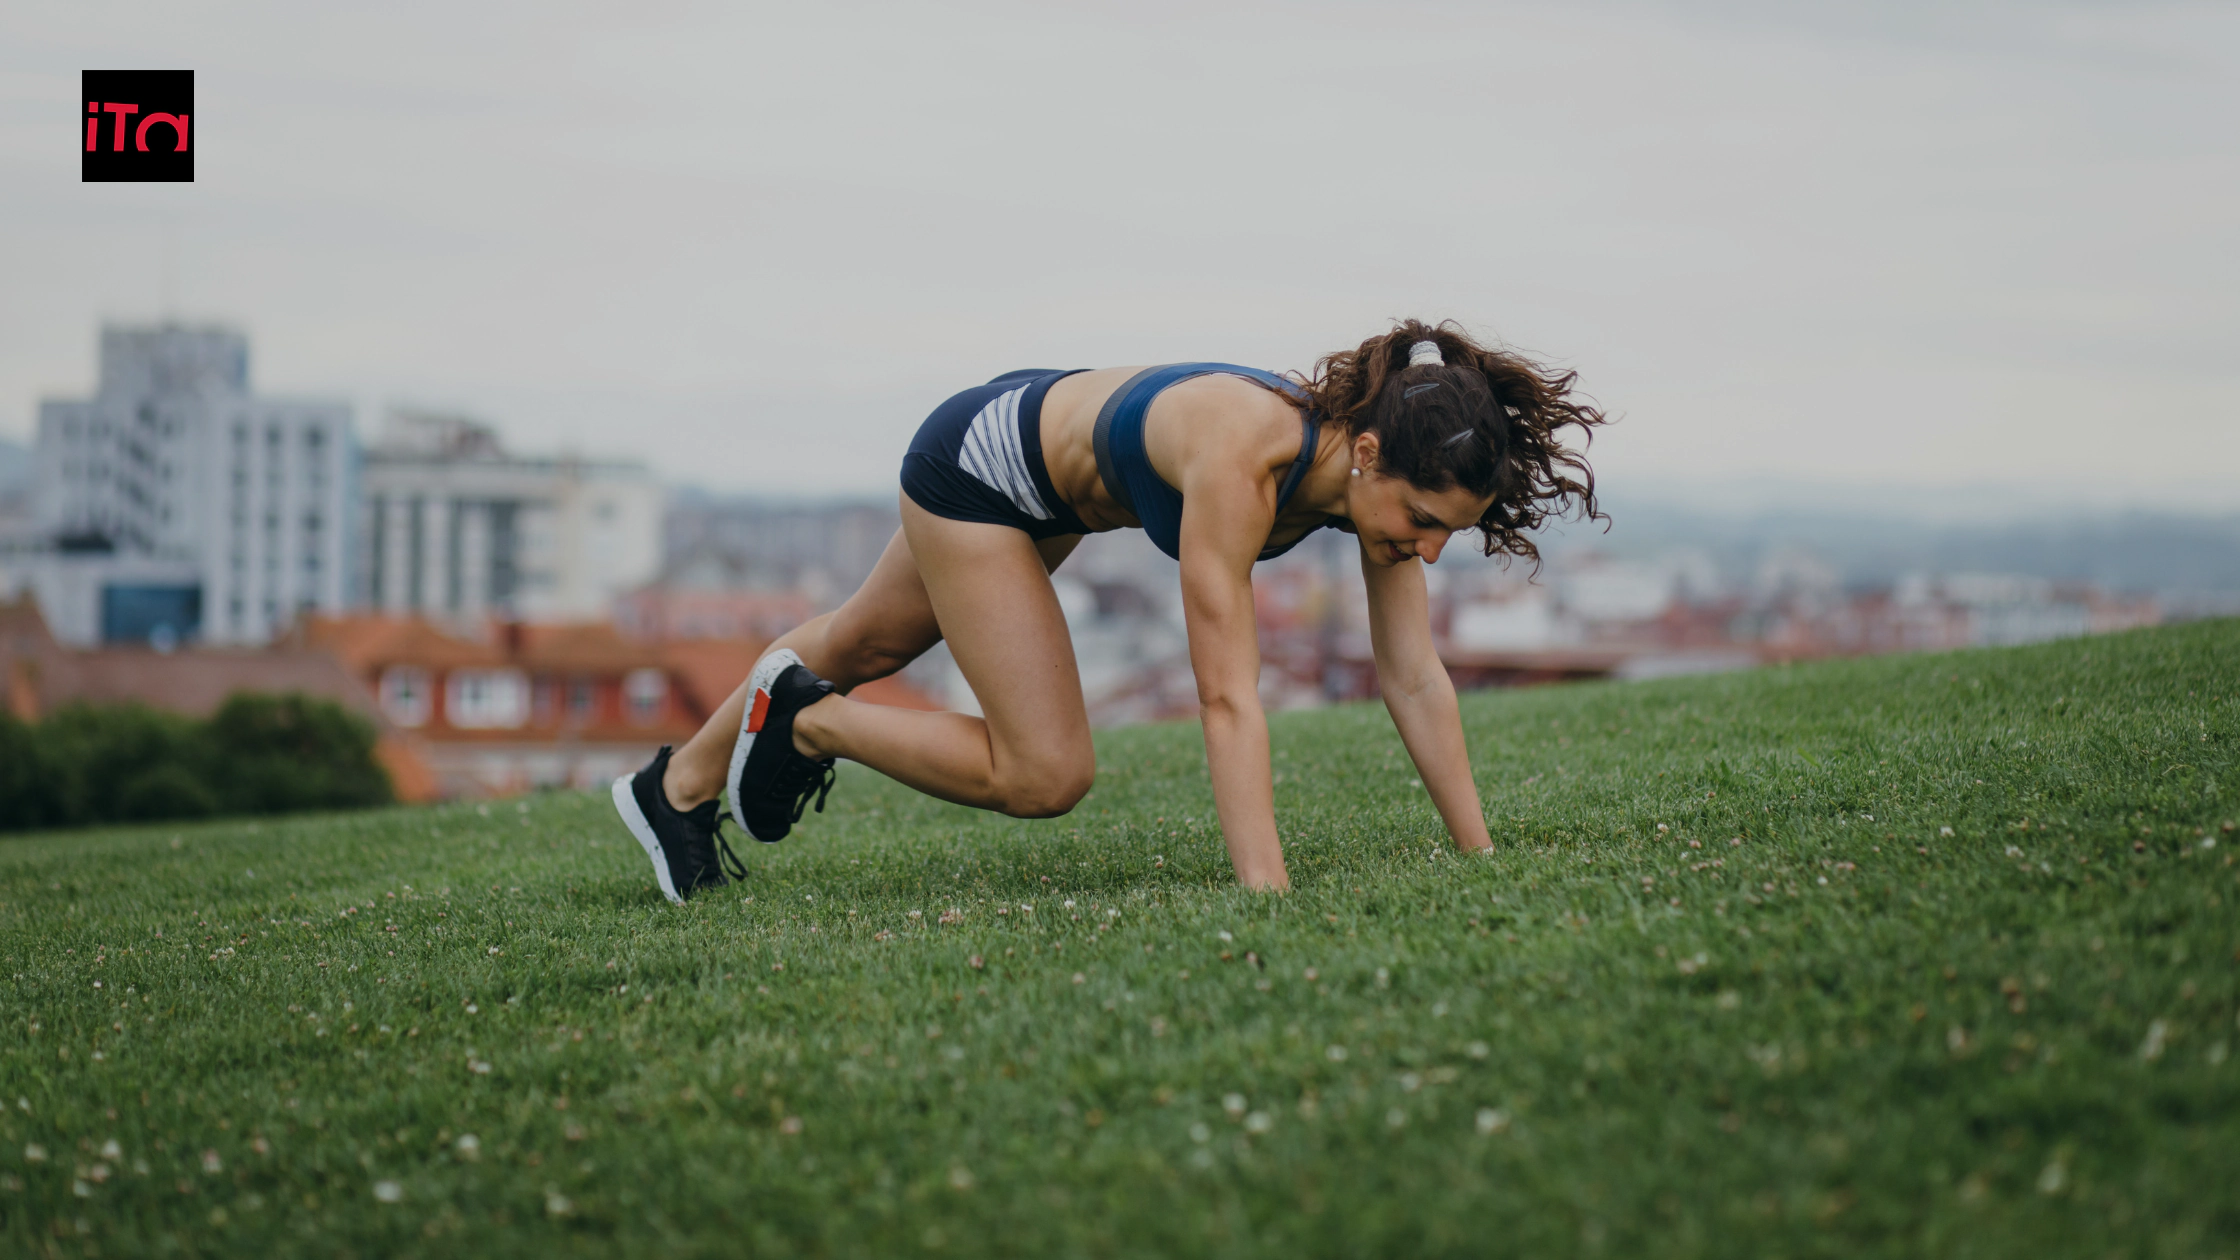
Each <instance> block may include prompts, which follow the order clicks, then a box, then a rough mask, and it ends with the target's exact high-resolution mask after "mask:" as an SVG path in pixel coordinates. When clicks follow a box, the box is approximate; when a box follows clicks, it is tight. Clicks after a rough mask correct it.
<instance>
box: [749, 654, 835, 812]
mask: <svg viewBox="0 0 2240 1260" xmlns="http://www.w3.org/2000/svg"><path fill="white" fill-rule="evenodd" d="M747 681H748V682H749V683H750V684H751V685H752V688H753V689H752V690H751V691H750V692H749V693H748V703H747V711H746V713H745V714H744V715H743V716H742V717H741V719H740V722H739V739H738V742H737V743H735V744H733V745H732V748H731V772H730V774H729V775H728V776H726V778H725V780H724V788H725V789H726V790H727V791H729V792H730V793H731V816H732V817H733V818H735V819H737V820H738V821H739V825H740V826H741V827H743V828H745V829H746V832H747V834H748V835H750V836H753V837H754V838H755V839H757V840H760V841H762V842H763V843H764V844H776V843H777V842H778V841H780V840H783V839H785V838H786V833H787V832H789V831H791V830H793V824H795V823H797V822H800V821H801V815H802V813H803V811H805V810H806V809H807V808H808V807H809V798H810V797H812V796H814V797H816V798H817V812H818V813H820V814H821V813H823V812H824V800H825V797H827V796H829V795H831V793H832V784H833V781H834V780H835V779H837V778H838V777H839V774H838V772H837V771H835V770H834V769H833V759H832V758H830V757H826V758H823V759H822V760H815V759H812V758H809V757H804V756H802V755H801V754H800V753H799V752H796V751H795V750H794V747H793V715H794V714H796V713H799V712H800V711H801V710H803V709H805V708H807V707H809V706H810V705H812V704H815V703H816V702H817V701H819V700H822V699H824V698H825V697H826V696H829V695H831V694H833V692H834V691H835V690H837V689H836V688H835V687H833V685H832V684H831V683H828V682H826V681H825V680H824V679H822V678H819V677H817V676H816V675H815V674H812V673H810V672H809V667H808V666H806V665H803V664H802V663H801V658H800V657H798V656H795V655H794V654H793V652H792V651H791V650H780V651H776V652H772V653H771V654H769V655H768V656H765V657H763V658H762V659H761V660H759V661H757V662H755V667H754V672H753V673H752V674H749V675H748V676H747Z"/></svg>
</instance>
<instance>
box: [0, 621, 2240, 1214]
mask: <svg viewBox="0 0 2240 1260" xmlns="http://www.w3.org/2000/svg"><path fill="white" fill-rule="evenodd" d="M1464 711H1465V716H1466V720H1467V722H1468V724H1469V726H1470V732H1471V737H1472V749H1473V753H1474V756H1475V757H1476V759H1477V763H1478V766H1479V774H1480V782H1481V784H1482V785H1483V787H1484V788H1485V790H1486V793H1487V796H1488V808H1489V811H1490V814H1491V816H1492V819H1493V822H1494V828H1493V830H1494V835H1495V838H1496V840H1497V842H1498V849H1497V851H1496V852H1495V853H1494V854H1493V855H1491V856H1488V857H1476V858H1468V859H1464V858H1459V857H1457V856H1456V855H1454V854H1453V853H1452V852H1451V851H1449V850H1447V849H1446V848H1444V847H1443V843H1442V841H1441V839H1440V836H1439V829H1438V824H1437V821H1436V818H1435V816H1434V814H1433V813H1432V811H1431V809H1430V806H1429V804H1428V802H1427V800H1426V798H1425V796H1424V793H1423V791H1422V789H1421V788H1420V787H1419V786H1418V785H1417V784H1416V783H1415V781H1414V778H1413V775H1412V772H1411V771H1410V769H1409V768H1408V766H1407V763H1406V760H1405V757H1404V755H1403V754H1402V752H1401V750H1400V746H1399V742H1398V740H1397V739H1396V737H1395V736H1394V734H1393V732H1392V729H1391V725H1390V723H1389V722H1388V721H1387V720H1386V718H1385V716H1384V714H1383V712H1382V711H1381V710H1380V709H1376V708H1373V707H1356V708H1347V709H1340V710H1334V711H1327V712H1322V713H1313V714H1298V715H1290V716H1285V717H1281V718H1279V719H1277V721H1276V723H1275V747H1276V750H1277V752H1276V757H1277V770H1278V772H1279V780H1278V784H1277V797H1278V804H1279V808H1280V810H1281V820H1282V824H1283V829H1284V836H1285V841H1286V846H1287V851H1288V853H1289V854H1290V858H1291V863H1292V872H1293V878H1294V880H1295V882H1296V885H1297V887H1296V890H1295V891H1294V892H1292V893H1291V894H1290V895H1288V896H1284V897H1272V896H1256V895H1252V894H1247V893H1243V892H1240V891H1237V890H1236V889H1234V888H1233V887H1232V886H1231V882H1230V877H1229V874H1228V867H1227V862H1226V860H1225V858H1224V856H1223V854H1222V850H1221V846H1220V840H1219V835H1218V833H1217V831H1216V830H1215V828H1214V825H1213V821H1212V805H1211V800H1210V797H1209V794H1208V791H1207V788H1206V785H1205V779H1204V770H1203V758H1202V750H1201V746H1200V743H1199V739H1198V734H1197V731H1196V730H1195V728H1193V727H1188V726H1164V727H1153V728H1142V729H1135V730H1127V731H1120V732H1114V733H1111V734H1109V735H1107V736H1104V737H1102V738H1101V743H1100V756H1101V758H1102V769H1101V772H1100V776H1099V779H1098V783H1097V788H1096V791H1095V792H1094V793H1093V794H1092V795H1091V796H1090V797H1089V798H1088V800H1087V801H1085V802H1084V803H1083V805H1082V807H1081V808H1080V809H1078V810H1076V811H1075V812H1074V813H1073V814H1072V815H1071V816H1070V817H1067V818H1064V819H1060V820H1055V821H1050V822H1037V823H1022V822H1014V821H1010V820H1006V819H1001V818H995V817H991V816H986V815H979V814H974V813H970V812H968V811H964V810H960V809H955V808H951V807H948V806H945V805H940V804H938V803H935V802H932V801H928V800H926V799H923V798H920V797H917V796H914V795H912V794H910V793H908V792H906V791H903V790H902V789H900V788H898V787H896V786H894V785H892V784H890V783H887V782H886V781H884V780H882V779H880V778H879V777H878V776H876V775H873V774H871V773H868V772H864V771H861V770H857V771H855V772H853V773H849V774H847V775H846V776H845V777H844V778H843V780H842V784H841V787H840V789H839V790H838V791H837V792H836V793H835V794H834V796H833V804H832V810H831V812H830V813H829V814H827V815H825V816H824V817H822V818H817V817H815V816H813V815H812V816H811V819H810V822H809V823H808V824H807V825H806V826H804V827H803V828H801V829H799V830H798V831H796V833H795V836H794V838H793V839H790V840H788V841H787V842H786V843H785V844H783V845H780V846H776V847H770V848H764V847H761V846H754V845H751V844H749V845H746V846H744V847H745V849H746V850H748V851H746V852H745V856H746V858H747V859H748V861H749V863H750V865H751V866H752V867H753V877H752V879H751V880H750V881H749V882H748V883H746V884H744V885H742V886H737V887H734V888H730V889H726V890H724V891H722V892H721V893H717V894H712V895H703V896H702V897H700V898H699V899H697V900H695V901H694V902H692V903H691V904H690V905H688V906H686V907H685V908H683V909H681V910H680V909H672V908H671V907H669V906H668V905H666V904H665V903H664V902H663V901H662V900H661V898H660V897H659V895H658V894H657V893H655V892H654V891H653V887H652V882H651V879H650V876H649V872H648V871H647V869H646V864H645V861H644V859H643V857H642V856H641V855H640V853H639V851H638V848H637V846H636V845H635V844H634V843H632V842H631V840H630V839H629V838H628V836H627V835H625V834H624V833H623V831H622V830H621V828H620V827H619V826H618V825H617V824H616V823H615V821H614V820H613V818H612V816H611V814H610V812H609V810H608V807H607V804H606V802H605V800H604V799H603V794H602V795H598V796H592V795H575V794H567V795H551V796H543V797H539V798H536V799H533V800H530V801H526V802H523V803H520V804H514V803H510V802H509V803H504V804H499V805H492V806H487V807H476V806H471V805H469V806H455V807H446V808H438V809H398V810H389V811H382V812H374V813H363V814H352V815H338V816H323V817H306V818H301V819H291V820H282V821H272V820H266V821H264V822H262V823H233V824H209V825H202V826H196V827H155V828H140V829H135V830H120V831H108V832H98V833H76V834H69V835H52V836H44V837H35V838H31V839H23V840H11V841H7V842H6V843H5V844H0V958H4V962H5V966H4V969H0V974H4V975H5V976H6V978H7V984H8V988H7V1000H6V1003H5V1008H4V1015H0V1019H4V1027H0V1104H4V1106H5V1111H4V1113H0V1114H4V1118H0V1173H4V1177H5V1180H4V1181H0V1249H4V1250H5V1251H6V1252H7V1253H9V1254H14V1255H42V1254H52V1255H69V1256H76V1255H82V1254H102V1255H112V1256H113V1255H124V1254H134V1253H159V1252H173V1251H180V1252H188V1253H205V1254H210V1253H230V1254H274V1255H291V1254H302V1255H313V1254H316V1255H322V1256H326V1255H336V1254H345V1255H351V1254H354V1255H369V1256H370V1255H411V1254H416V1253H418V1254H438V1253H448V1254H459V1253H467V1252H472V1253H477V1254H538V1255H544V1256H551V1255H560V1254H573V1253H591V1252H603V1253H611V1252H615V1251H619V1250H623V1249H627V1250H628V1251H629V1252H632V1253H643V1252H662V1253H671V1254H692V1253H706V1254H723V1255H733V1254H740V1253H748V1252H751V1253H755V1254H768V1255H794V1254H855V1255H890V1254H921V1253H923V1254H953V1255H982V1254H997V1255H1033V1256H1043V1255H1059V1254H1092V1255H1168V1254H1224V1255H1279V1256H1286V1257H1296V1256H1303V1255H1363V1254H1385V1255H1400V1254H1469V1255H1483V1254H1507V1253H1516V1254H1529V1255H1553V1254H1570V1253H1580V1254H1593V1253H1597V1252H1599V1253H1602V1254H1608V1255H1613V1256H1624V1255H1641V1254H1647V1253H1654V1254H1657V1255H1660V1256H1694V1255H1704V1256H1729V1255H1738V1254H1793V1255H1815V1254H1826V1255H1836V1254H1841V1255H1856V1254H1863V1253H1877V1254H1890V1255H1918V1254H1953V1255H1956V1254H1970V1255H2031V1256H2055V1255H2091V1256H2103V1255H2122V1256H2142V1257H2144V1256H2156V1257H2159V1256H2215V1255H2226V1256H2229V1255H2234V1254H2236V1253H2240V1195H2236V1194H2235V1193H2234V1190H2233V1185H2234V1180H2233V1178H2234V1174H2235V1172H2236V1171H2240V1063H2234V1062H2232V1061H2231V1057H2232V1049H2233V1046H2234V1043H2235V1042H2236V1041H2240V1025H2236V1022H2235V1020H2236V1003H2240V975H2236V973H2240V916H2236V915H2235V913H2234V907H2233V902H2234V899H2235V897H2240V868H2236V867H2235V865H2234V861H2233V859H2234V855H2235V853H2236V852H2240V835H2235V834H2234V832H2233V826H2234V823H2235V821H2236V820H2240V768H2236V762H2240V623H2233V622H2224V623H2206V624H2197V625H2192V626H2186V627H2179V628H2174V629H2167V630H2158V631H2152V632H2145V633H2138V634H2131V635H2125V636H2121V637H2115V638H2107V639H2095V640H2089V641H2081V642H2071V643H2064V644H2058V645H2051V646H2045V647H2037V648H2028V649H2019V650H2007V651H1996V652H1971V653H1962V654H1957V655H1946V656H1932V657H1904V658H1887V659H1880V660H1869V661H1855V662H1843V663H1835V664H1827V665H1821V666H1815V667H1811V668H1794V669H1781V670H1769V671H1765V672H1760V673H1754V674H1747V675H1732V676H1724V677H1716V678H1704V679H1687V680H1675V681H1668V682H1661V683H1653V684H1633V685H1594V686H1580V687H1565V688H1553V689H1547V690H1539V691H1531V692H1521V693H1520V692H1509V693H1497V694H1482V695H1476V696H1471V697H1468V698H1467V699H1466V701H1465V710H1464Z"/></svg>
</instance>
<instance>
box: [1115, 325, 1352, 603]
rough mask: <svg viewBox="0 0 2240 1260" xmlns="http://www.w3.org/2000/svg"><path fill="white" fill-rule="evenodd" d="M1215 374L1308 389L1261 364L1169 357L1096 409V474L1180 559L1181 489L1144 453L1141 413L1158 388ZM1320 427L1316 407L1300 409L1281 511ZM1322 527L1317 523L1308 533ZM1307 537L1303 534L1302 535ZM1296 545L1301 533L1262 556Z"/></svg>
mask: <svg viewBox="0 0 2240 1260" xmlns="http://www.w3.org/2000/svg"><path fill="white" fill-rule="evenodd" d="M1217 374H1218V375H1224V376H1241V377H1244V378H1245V379H1246V380H1250V381H1258V382H1259V383H1261V384H1262V385H1266V386H1269V387H1270V388H1273V389H1278V390H1281V391H1283V393H1284V394H1285V395H1286V396H1287V397H1290V398H1292V399H1295V400H1298V401H1301V402H1304V401H1305V395H1304V394H1303V393H1302V391H1301V390H1300V389H1299V386H1298V385H1297V384H1296V383H1295V382H1292V381H1287V380H1285V379H1284V378H1282V377H1280V376H1277V375H1276V374H1275V373H1273V372H1263V371H1261V370H1260V369H1259V368H1249V367H1238V366H1237V365H1236V364H1234V363H1169V364H1167V365H1165V366H1163V367H1152V368H1145V369H1144V370H1142V371H1141V372H1138V373H1136V374H1135V375H1134V376H1131V377H1129V378H1128V380H1127V383H1126V384H1124V385H1122V386H1121V387H1120V388H1118V389H1116V390H1114V391H1112V397H1110V398H1107V399H1106V400H1105V403H1104V410H1102V411H1100V412H1098V413H1097V428H1096V448H1097V475H1098V476H1099V477H1100V478H1102V479H1103V481H1104V488H1105V492H1106V493H1107V494H1110V495H1111V496H1112V497H1113V498H1114V499H1116V500H1118V501H1119V503H1120V506H1122V507H1124V508H1126V509H1128V511H1129V512H1130V513H1132V514H1133V515H1134V516H1135V518H1136V519H1137V520H1139V521H1141V522H1143V532H1144V533H1145V534H1147V535H1149V536H1150V538H1151V542H1152V544H1153V545H1154V546H1156V547H1158V548H1159V550H1161V551H1164V552H1166V553H1167V554H1168V555H1169V556H1171V557H1173V558H1175V559H1177V560H1180V559H1181V558H1182V551H1181V545H1182V544H1181V539H1182V492H1181V491H1179V490H1177V489H1175V488H1174V487H1173V486H1170V485H1168V484H1167V483H1166V480H1165V479H1164V478H1162V477H1161V476H1159V473H1158V470H1156V469H1154V468H1153V467H1152V466H1151V457H1150V456H1149V455H1146V454H1145V453H1144V450H1143V417H1144V413H1145V412H1147V411H1148V410H1150V407H1151V400H1152V399H1154V398H1156V397H1158V396H1159V391H1160V390H1163V389H1165V388H1166V387H1167V386H1169V385H1173V384H1176V383H1177V382H1180V381H1186V380H1189V379H1190V378H1191V377H1193V376H1213V375H1217ZM1321 427H1322V425H1321V421H1320V420H1319V419H1318V418H1317V417H1316V416H1315V414H1314V412H1313V411H1312V410H1306V411H1303V412H1302V413H1301V415H1300V434H1299V458H1297V459H1295V460H1293V461H1292V462H1291V471H1290V472H1289V473H1287V474H1286V475H1285V476H1284V479H1283V486H1282V488H1281V489H1279V490H1278V491H1277V492H1276V511H1278V512H1281V511H1283V505H1284V504H1285V503H1287V502H1289V501H1290V499H1291V493H1292V491H1294V490H1297V489H1298V488H1299V481H1300V479H1301V478H1303V477H1305V476H1306V475H1307V468H1308V466H1309V465H1311V464H1313V463H1314V443H1315V436H1316V434H1317V433H1318V432H1319V431H1320V430H1321ZM1320 528H1322V527H1321V526H1319V525H1317V526H1315V527H1314V529H1310V530H1308V531H1307V533H1309V534H1311V533H1313V532H1314V530H1315V529H1320ZM1304 537H1305V535H1304V534H1302V535H1301V536H1300V538H1304ZM1298 545H1299V539H1293V540H1292V541H1290V542H1287V543H1285V544H1284V545H1283V546H1281V547H1264V548H1262V549H1261V551H1260V558H1261V559H1262V560H1273V559H1275V558H1276V557H1277V556H1280V555H1282V554H1283V553H1284V552H1286V551H1289V550H1291V549H1292V548H1293V547H1296V546H1298Z"/></svg>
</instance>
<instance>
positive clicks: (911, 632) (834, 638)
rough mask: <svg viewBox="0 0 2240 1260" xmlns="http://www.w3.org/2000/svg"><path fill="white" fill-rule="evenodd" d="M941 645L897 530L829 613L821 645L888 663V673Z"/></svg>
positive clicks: (920, 579)
mask: <svg viewBox="0 0 2240 1260" xmlns="http://www.w3.org/2000/svg"><path fill="white" fill-rule="evenodd" d="M940 641H941V626H940V623H939V622H938V621H936V620H935V618H934V615H933V601H932V600H931V599H929V598H928V597H927V595H926V584H925V579H924V578H923V577H921V576H920V575H919V573H918V561H917V557H915V556H914V555H912V554H911V552H910V540H909V539H908V538H906V537H904V536H903V532H902V531H901V530H896V531H895V535H894V538H893V539H891V540H890V541H889V542H888V543H887V549H886V550H885V551H883V552H881V553H879V562H878V563H877V564H875V565H873V566H872V567H871V575H870V576H869V577H866V578H865V579H864V580H863V585H862V586H860V587H858V588H856V593H855V594H853V595H850V596H849V597H848V599H847V602H846V603H843V604H841V605H840V606H839V607H838V608H835V609H833V610H832V620H831V621H830V622H829V623H828V625H827V627H826V630H825V642H826V643H827V645H829V646H830V647H831V648H832V649H833V650H835V651H840V652H845V653H847V654H849V655H851V656H856V655H866V654H868V655H871V656H878V657H885V658H888V659H889V660H890V661H891V662H893V663H892V664H891V665H890V666H889V668H890V669H894V668H900V667H901V665H902V664H905V663H908V662H910V661H914V660H916V659H917V658H918V657H920V656H922V655H924V654H925V652H926V651H927V649H929V648H931V647H932V646H933V645H934V644H936V643H939V642H940Z"/></svg>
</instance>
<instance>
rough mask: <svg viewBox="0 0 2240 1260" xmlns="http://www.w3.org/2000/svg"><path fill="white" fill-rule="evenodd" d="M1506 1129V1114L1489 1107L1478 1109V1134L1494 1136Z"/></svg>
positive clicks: (1507, 1119) (1507, 1123) (1507, 1115)
mask: <svg viewBox="0 0 2240 1260" xmlns="http://www.w3.org/2000/svg"><path fill="white" fill-rule="evenodd" d="M1508 1127H1509V1113H1508V1112H1506V1111H1496V1110H1494V1109H1493V1108H1491V1107H1480V1108H1478V1132H1480V1133H1484V1134H1494V1133H1499V1132H1501V1131H1502V1130H1504V1129H1506V1128H1508Z"/></svg>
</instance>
